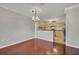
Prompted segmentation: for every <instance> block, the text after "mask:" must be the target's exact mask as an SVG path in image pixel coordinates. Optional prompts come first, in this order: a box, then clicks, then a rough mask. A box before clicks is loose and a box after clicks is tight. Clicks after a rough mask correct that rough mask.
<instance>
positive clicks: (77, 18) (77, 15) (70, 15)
mask: <svg viewBox="0 0 79 59" xmlns="http://www.w3.org/2000/svg"><path fill="white" fill-rule="evenodd" d="M65 13H66V43H67V45H70V46H73V47H77V48H79V5H76V6H72V7H70V8H66V10H65Z"/></svg>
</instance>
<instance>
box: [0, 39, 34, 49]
mask: <svg viewBox="0 0 79 59" xmlns="http://www.w3.org/2000/svg"><path fill="white" fill-rule="evenodd" d="M33 38H34V37H32V38H27V39H24V40H20V41H17V42H14V43H11V44H8V45H4V46H2V47H0V49H2V48H5V47H8V46H11V45H15V44H18V43H22V42H24V41H28V40H32V39H33Z"/></svg>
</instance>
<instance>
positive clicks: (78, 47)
mask: <svg viewBox="0 0 79 59" xmlns="http://www.w3.org/2000/svg"><path fill="white" fill-rule="evenodd" d="M66 46H69V47H73V48H77V49H79V46H74V45H70V44H66Z"/></svg>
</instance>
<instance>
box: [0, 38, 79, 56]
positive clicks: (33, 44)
mask: <svg viewBox="0 0 79 59" xmlns="http://www.w3.org/2000/svg"><path fill="white" fill-rule="evenodd" d="M64 54H66V55H72V54H73V55H75V54H79V49H76V48H72V47H69V46H65V45H63V44H59V43H54V47H53V42H49V41H45V40H41V39H31V40H28V41H25V42H22V43H19V44H15V45H12V46H8V47H5V48H3V49H0V55H64Z"/></svg>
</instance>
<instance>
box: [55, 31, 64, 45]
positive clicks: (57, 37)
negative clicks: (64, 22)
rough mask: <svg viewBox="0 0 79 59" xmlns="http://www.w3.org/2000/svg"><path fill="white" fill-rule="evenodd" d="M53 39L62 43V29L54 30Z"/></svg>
mask: <svg viewBox="0 0 79 59" xmlns="http://www.w3.org/2000/svg"><path fill="white" fill-rule="evenodd" d="M54 37H55V38H54V39H55V40H54V41H55V42H56V43H61V44H64V32H63V31H55V35H54Z"/></svg>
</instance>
